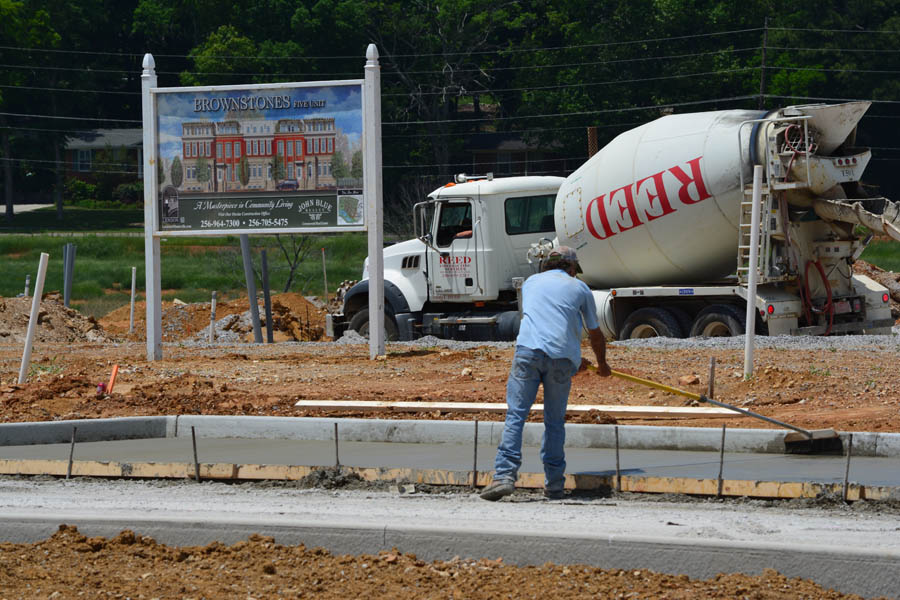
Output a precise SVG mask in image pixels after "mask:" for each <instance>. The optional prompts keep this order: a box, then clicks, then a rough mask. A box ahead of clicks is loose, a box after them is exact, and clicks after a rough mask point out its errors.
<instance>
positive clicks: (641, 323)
mask: <svg viewBox="0 0 900 600" xmlns="http://www.w3.org/2000/svg"><path fill="white" fill-rule="evenodd" d="M651 337H672V338H682V337H684V332H683V331H682V329H681V325H679V324H678V319H676V318H675V315H673V314H672V313H670V312H669V311H667V310H666V309H664V308H641V309H638V310H636V311H634V312H633V313H631V314H630V315H628V318H627V319H625V324H624V325H622V331H620V332H619V339H620V340H634V339H640V338H651Z"/></svg>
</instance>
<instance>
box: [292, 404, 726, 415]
mask: <svg viewBox="0 0 900 600" xmlns="http://www.w3.org/2000/svg"><path fill="white" fill-rule="evenodd" d="M294 406H297V407H300V408H311V409H315V410H333V411H338V410H360V411H369V410H392V411H397V412H434V411H436V410H437V411H441V412H494V413H505V412H506V404H504V403H501V402H381V401H377V400H300V401H299V402H297V403H295V404H294ZM531 410H532V411H535V412H544V405H543V404H535V405H533V406H532V407H531ZM592 410H597V411H600V412H602V413H606V414H608V415H610V416H613V417H615V418H617V419H679V418H681V419H683V418H694V419H725V418H729V417H740V416H743V415H742V414H741V413H738V412H735V411H733V410H728V409H727V408H718V407H711V406H622V405H614V404H570V405H569V406H568V408H567V409H566V414H570V415H580V414H585V413H589V412H591V411H592Z"/></svg>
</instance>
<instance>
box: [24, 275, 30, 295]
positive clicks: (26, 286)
mask: <svg viewBox="0 0 900 600" xmlns="http://www.w3.org/2000/svg"><path fill="white" fill-rule="evenodd" d="M30 290H31V274H30V273H29V274H28V275H26V276H25V297H26V298H27V297H28V292H29V291H30Z"/></svg>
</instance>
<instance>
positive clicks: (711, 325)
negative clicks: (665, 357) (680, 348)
mask: <svg viewBox="0 0 900 600" xmlns="http://www.w3.org/2000/svg"><path fill="white" fill-rule="evenodd" d="M745 322H746V317H745V315H742V314H741V313H740V311H738V310H737V309H736V308H735V307H733V306H729V305H727V304H713V305H712V306H707V307H706V308H704V309H703V310H701V311H700V313H699V314H698V315H697V318H696V319H694V325H693V326H692V327H691V337H731V336H735V335H743V334H744V330H745Z"/></svg>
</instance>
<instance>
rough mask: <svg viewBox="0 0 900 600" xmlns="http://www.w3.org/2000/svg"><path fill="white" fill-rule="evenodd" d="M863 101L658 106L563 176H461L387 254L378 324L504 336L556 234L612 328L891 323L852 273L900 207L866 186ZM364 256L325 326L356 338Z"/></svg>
mask: <svg viewBox="0 0 900 600" xmlns="http://www.w3.org/2000/svg"><path fill="white" fill-rule="evenodd" d="M868 107H869V103H867V102H850V103H845V104H838V105H821V104H816V105H804V106H791V107H787V108H783V109H779V110H776V111H771V112H761V111H746V110H729V111H716V112H703V113H693V114H678V115H669V116H665V117H662V118H660V119H657V120H655V121H652V122H650V123H647V124H645V125H642V126H640V127H637V128H635V129H632V130H630V131H627V132H625V133H623V134H621V135H619V136H618V137H617V138H615V139H614V140H612V141H611V142H610V143H609V144H607V145H606V146H605V147H604V148H602V149H601V150H600V151H599V152H597V153H596V154H595V155H594V156H592V157H591V158H589V159H588V160H587V162H585V163H584V164H583V165H582V166H581V167H580V168H579V169H578V170H576V171H575V172H574V173H572V174H571V175H569V176H568V177H566V178H565V179H563V178H559V177H541V176H525V177H508V178H494V177H491V176H490V175H488V176H484V177H472V176H469V177H467V176H458V177H457V178H456V181H454V182H451V183H448V184H447V185H445V186H443V187H441V188H439V189H437V190H435V191H434V192H432V193H431V194H429V195H428V197H427V198H426V199H425V200H424V201H423V202H421V203H419V204H418V205H416V207H415V209H414V215H413V217H414V223H415V228H416V237H415V239H411V240H407V241H404V242H401V243H398V244H395V245H393V246H390V247H388V248H386V249H385V251H384V285H385V292H384V294H385V298H384V299H385V304H384V305H385V330H386V337H387V339H388V340H411V339H416V338H418V337H421V336H423V335H434V336H438V337H442V338H452V339H460V340H513V339H515V337H516V334H517V332H518V324H519V318H520V317H519V305H520V297H519V296H520V286H521V282H522V281H523V280H524V278H526V277H528V276H529V275H531V274H532V273H535V272H537V271H538V269H539V268H540V263H541V260H542V259H543V258H544V257H545V256H546V255H547V253H548V252H549V250H550V249H551V248H552V247H553V246H554V245H566V246H571V247H573V248H575V249H576V250H577V251H578V255H579V259H580V262H581V267H582V269H583V271H584V273H583V274H581V275H580V277H581V278H582V279H583V280H584V281H585V282H586V283H587V284H588V285H589V286H590V287H591V288H592V290H594V296H595V300H596V304H597V310H598V317H599V321H600V323H601V327H602V329H603V331H604V333H605V334H606V336H607V337H608V338H610V339H628V338H642V337H652V336H668V337H687V336H692V337H693V336H730V335H740V334H742V333H743V332H744V330H745V326H746V323H745V315H746V313H747V310H746V307H747V305H746V303H747V302H752V303H753V304H754V306H755V307H756V309H757V310H756V313H755V314H756V315H757V318H756V323H755V330H756V332H758V333H767V334H769V335H828V334H850V333H868V334H884V333H890V331H891V326H892V325H893V320H892V319H891V315H890V305H889V295H888V291H887V290H886V289H885V288H884V287H882V286H881V285H879V284H877V283H876V282H874V281H873V280H871V279H869V278H868V277H865V276H863V275H857V274H854V273H853V270H852V264H853V262H854V261H855V260H856V259H857V258H858V257H859V255H860V254H861V253H862V251H863V250H864V249H865V247H866V245H867V244H868V242H869V241H870V240H871V236H872V234H871V233H870V232H880V233H884V234H886V235H888V236H890V237H892V238H893V239H897V240H900V207H898V205H897V204H895V203H893V202H891V201H889V200H887V199H886V198H870V197H867V196H866V195H865V193H864V192H863V190H862V187H861V185H860V183H859V182H860V177H861V176H862V173H863V171H864V170H865V168H866V165H867V163H868V162H869V160H870V158H871V152H870V150H869V149H867V148H861V147H857V146H856V143H855V140H856V126H857V123H858V122H859V120H860V118H861V117H862V116H863V114H864V113H865V111H866V110H867V109H868ZM754 165H760V166H761V167H762V169H763V178H762V185H761V187H760V190H759V198H760V211H761V212H760V214H761V218H760V219H759V226H758V227H757V228H755V229H754V228H753V227H752V219H751V214H752V207H753V201H752V200H753V185H752V177H753V168H754ZM860 226H863V227H864V228H865V229H864V228H863V227H860ZM864 232H865V234H864ZM754 237H755V240H754ZM754 241H755V243H751V242H754ZM756 246H758V248H759V250H758V252H757V253H756V255H751V253H750V250H751V247H756ZM367 264H368V261H367V263H366V265H365V266H364V269H363V278H362V280H361V281H360V282H359V283H357V284H356V285H354V286H353V287H351V288H350V289H349V290H347V292H346V294H345V296H344V301H343V312H342V314H335V315H330V316H329V318H328V320H327V328H328V333H329V334H330V335H333V336H340V335H341V334H342V332H343V331H344V330H346V329H348V328H349V329H354V330H356V331H357V332H359V333H361V334H364V335H367V333H368V321H369V319H368V292H369V290H368V279H367ZM751 270H755V276H756V278H757V282H758V286H757V291H756V294H755V296H754V297H752V298H751V297H749V294H748V291H747V290H748V286H747V282H748V279H749V276H750V273H751Z"/></svg>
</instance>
